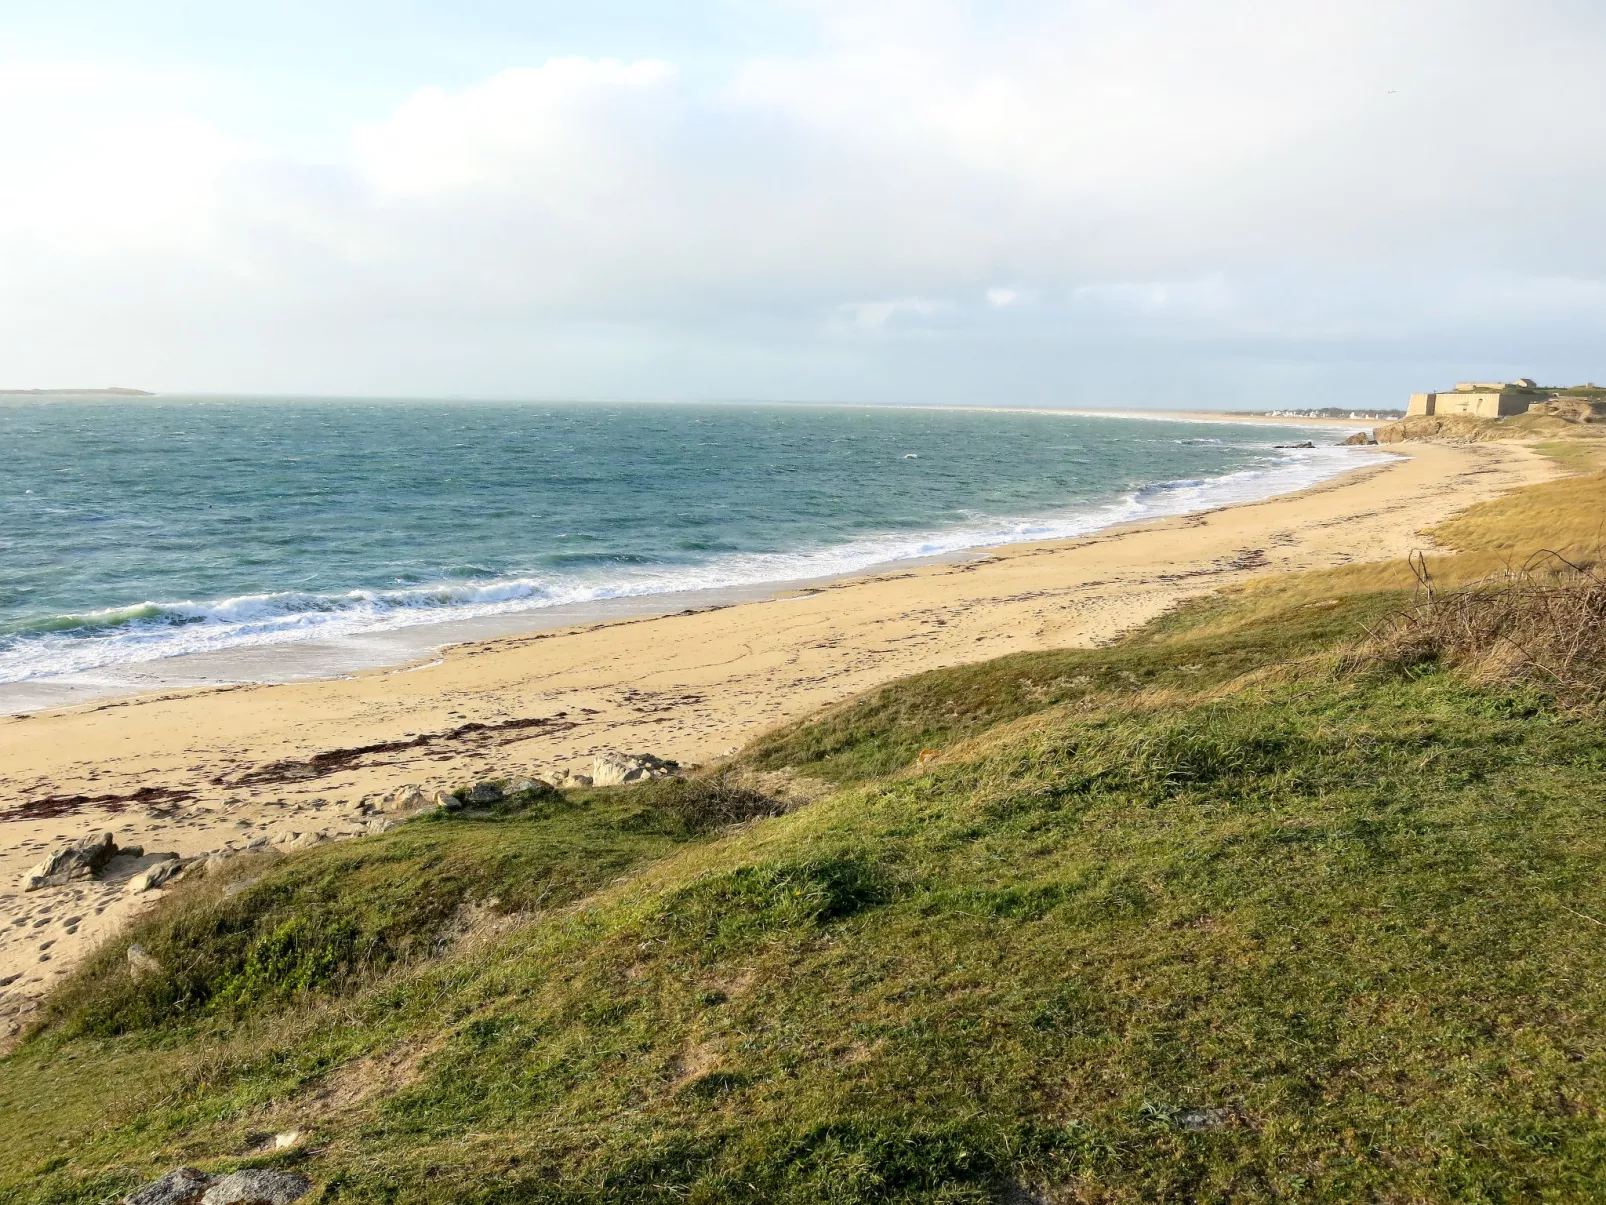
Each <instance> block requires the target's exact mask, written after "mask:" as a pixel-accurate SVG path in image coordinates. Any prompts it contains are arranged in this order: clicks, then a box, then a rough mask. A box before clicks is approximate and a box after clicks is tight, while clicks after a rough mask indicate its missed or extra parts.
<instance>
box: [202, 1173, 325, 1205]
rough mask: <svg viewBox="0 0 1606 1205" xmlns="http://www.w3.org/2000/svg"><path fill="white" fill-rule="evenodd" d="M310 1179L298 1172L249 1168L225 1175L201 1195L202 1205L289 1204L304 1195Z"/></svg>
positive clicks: (310, 1184) (310, 1183) (309, 1186)
mask: <svg viewBox="0 0 1606 1205" xmlns="http://www.w3.org/2000/svg"><path fill="white" fill-rule="evenodd" d="M311 1187H312V1181H311V1180H309V1179H307V1177H305V1176H303V1175H302V1174H301V1173H300V1172H276V1171H269V1170H267V1169H266V1168H252V1169H250V1170H249V1171H243V1172H235V1173H234V1174H233V1175H229V1176H224V1177H223V1178H222V1179H221V1180H219V1181H218V1182H217V1183H216V1184H214V1185H212V1187H211V1188H209V1189H207V1190H206V1194H205V1195H204V1196H203V1197H202V1198H201V1205H290V1202H291V1201H299V1200H300V1199H301V1198H302V1197H304V1196H306V1195H307V1191H308V1190H309V1189H310V1188H311Z"/></svg>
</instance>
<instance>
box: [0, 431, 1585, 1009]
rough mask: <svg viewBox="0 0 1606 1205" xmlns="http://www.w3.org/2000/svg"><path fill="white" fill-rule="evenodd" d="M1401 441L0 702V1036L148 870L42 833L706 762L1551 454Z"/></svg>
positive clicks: (203, 827)
mask: <svg viewBox="0 0 1606 1205" xmlns="http://www.w3.org/2000/svg"><path fill="white" fill-rule="evenodd" d="M1306 425H1309V423H1308V421H1307V423H1306ZM1345 425H1348V426H1354V424H1345ZM1405 450H1406V451H1407V452H1408V455H1406V456H1399V455H1394V454H1391V453H1385V452H1381V451H1379V452H1377V453H1376V454H1375V460H1373V461H1372V462H1371V463H1370V464H1369V465H1368V466H1367V467H1364V468H1361V469H1359V470H1357V471H1355V472H1352V473H1350V474H1347V475H1345V476H1343V477H1341V478H1337V479H1335V480H1332V481H1329V482H1327V483H1325V484H1323V485H1321V486H1318V487H1315V488H1312V489H1309V490H1305V491H1303V492H1301V493H1298V494H1290V495H1284V496H1280V497H1277V498H1273V499H1269V500H1266V501H1261V502H1255V503H1248V504H1243V505H1239V506H1234V507H1230V508H1226V509H1222V510H1217V511H1212V512H1206V513H1202V514H1195V515H1190V516H1186V517H1182V518H1177V519H1170V520H1165V521H1161V522H1156V523H1151V524H1147V525H1142V526H1135V527H1130V528H1126V529H1120V530H1115V531H1111V532H1106V533H1102V534H1099V535H1096V536H1093V537H1089V538H1085V539H1079V540H1073V541H1064V542H1060V543H1055V544H1047V545H1016V546H1010V547H1006V548H1002V549H998V550H994V551H992V552H990V553H989V554H987V555H986V556H984V557H982V558H980V559H977V560H973V561H969V562H965V563H959V564H945V565H935V566H926V567H923V568H917V569H908V570H900V571H897V572H889V573H883V574H879V575H872V576H867V577H862V578H857V579H851V580H847V581H843V582H838V583H833V584H830V585H825V586H821V587H819V588H810V589H807V590H803V591H793V592H789V593H786V594H783V595H781V596H778V597H775V598H773V599H770V600H768V601H761V602H749V603H742V604H739V605H734V606H728V607H721V608H715V609H706V610H700V611H695V612H685V613H680V614H674V615H667V616H662V617H657V618H649V619H633V620H625V621H621V622H616V623H610V624H604V625H596V626H591V627H587V628H579V629H568V630H563V631H556V632H542V633H537V634H531V635H524V636H512V637H507V638H502V639H496V640H487V641H478V642H474V643H468V644H463V645H458V646H455V647H452V648H450V649H448V650H446V651H445V652H443V653H442V654H441V655H439V656H438V657H434V658H431V659H429V660H428V661H425V662H422V663H419V664H414V665H407V666H399V667H392V668H387V669H381V670H374V671H370V672H364V673H360V674H354V675H351V676H347V677H343V678H340V679H337V680H330V681H313V682H302V683H288V684H278V685H249V686H230V687H224V688H220V689H211V690H188V691H170V692H164V693H158V694H154V695H146V696H140V697H132V698H121V699H115V700H110V701H101V702H97V703H93V704H89V705H84V706H80V707H76V708H72V709H67V710H62V711H57V712H49V713H38V714H33V715H26V716H22V715H19V716H8V717H0V1039H3V1037H4V1036H5V1034H6V1031H7V1028H8V1026H9V1027H11V1028H13V1029H14V1028H15V1025H16V1024H17V1022H18V1020H19V1018H22V1017H25V1015H26V1012H27V1011H28V1010H29V1009H30V1008H32V1007H33V1006H34V1003H35V1001H36V1000H37V999H38V997H39V996H40V995H41V994H42V993H43V992H44V991H46V990H48V988H49V986H50V984H51V983H52V982H53V981H55V980H56V979H57V978H58V977H59V976H61V975H62V974H65V973H66V972H67V971H68V970H69V969H70V968H71V967H72V966H73V965H74V964H75V962H76V961H77V960H78V959H80V958H81V957H82V956H83V955H84V953H85V952H86V951H88V950H89V949H91V948H92V947H93V945H94V944H95V943H96V942H97V941H99V940H100V939H101V938H103V937H104V936H106V935H107V934H108V933H110V932H112V931H113V930H114V929H115V927H116V926H117V925H119V924H121V923H122V922H123V921H124V920H125V919H126V918H127V917H128V916H129V915H130V914H131V913H132V912H133V911H134V910H136V909H138V908H140V907H142V906H144V905H145V904H146V903H147V902H148V901H149V900H150V899H151V898H152V897H153V896H154V895H155V894H158V893H144V894H135V893H131V892H129V891H127V890H125V884H126V882H127V880H128V878H129V877H130V876H131V875H132V874H134V873H135V872H137V871H138V870H139V869H140V868H141V867H143V866H144V865H146V864H148V862H149V858H148V856H147V858H146V859H144V860H142V861H136V860H131V859H122V860H120V861H119V863H116V864H114V866H113V870H112V873H111V874H109V875H108V877H107V879H106V881H104V882H97V883H86V884H81V885H74V886H67V887H57V888H49V889H45V890H42V891H37V892H32V893H24V891H23V881H24V877H25V874H26V872H27V871H28V869H29V868H31V867H32V866H34V865H35V864H36V863H38V862H39V860H40V859H41V857H42V856H43V855H44V854H45V853H46V852H47V851H48V850H50V849H52V848H54V847H56V846H57V845H59V844H60V843H62V842H63V841H65V840H71V839H76V838H78V837H80V836H83V835H85V834H88V833H92V832H96V831H110V832H112V833H114V834H115V835H116V839H117V841H118V843H119V844H120V845H124V846H128V845H140V846H143V847H144V849H145V850H146V851H148V852H155V851H172V852H176V853H178V854H181V855H193V854H199V853H203V852H206V851H215V850H220V849H225V848H229V849H241V848H244V847H245V846H246V845H248V844H250V843H252V842H260V841H263V840H266V841H267V842H268V843H270V844H273V843H281V844H289V843H291V842H295V843H298V844H305V843H309V842H313V841H317V840H321V839H326V838H333V837H339V836H344V835H354V834H356V833H359V832H361V831H364V830H365V827H366V826H367V825H368V824H369V823H370V821H369V819H368V818H367V817H366V816H364V815H362V814H361V812H360V810H359V808H358V806H357V805H358V804H359V801H361V800H362V799H363V798H364V797H365V796H370V795H373V794H374V793H376V792H386V791H390V790H393V789H394V788H397V787H400V786H402V785H403V784H408V783H417V784H420V785H421V786H422V787H424V788H425V789H426V790H429V789H432V788H435V787H440V786H450V785H456V784H461V783H463V782H465V781H467V780H472V779H475V778H479V777H492V776H495V777H503V776H510V775H514V774H527V775H531V776H540V775H542V774H543V773H547V774H549V773H551V772H553V771H554V770H558V769H563V768H569V769H573V770H576V771H580V772H585V771H587V770H588V769H589V766H590V762H591V759H592V757H593V756H595V755H596V754H597V753H599V752H602V751H605V750H620V751H624V752H631V753H644V752H651V753H654V754H657V755H659V756H661V757H666V758H674V759H677V760H679V761H681V762H685V763H708V762H712V761H716V760H718V759H719V758H720V757H722V756H725V755H727V754H729V753H731V752H733V751H734V750H735V749H736V748H737V747H739V746H740V745H741V744H743V743H744V742H745V741H747V740H749V739H750V738H752V737H753V736H755V735H756V734H758V733H759V732H761V731H763V730H765V729H767V728H769V727H771V726H773V725H776V724H779V723H782V722H784V721H788V720H792V719H795V718H797V717H800V716H803V715H806V714H808V713H810V712H813V711H816V710H818V709H820V708H821V707H824V706H827V705H829V704H832V703H835V702H837V701H840V700H842V699H845V698H848V697H850V696H852V695H855V694H857V693H859V692H861V691H864V690H867V689H870V688H872V687H875V686H876V685H878V684H880V683H884V682H886V681H888V680H891V679H894V678H897V677H901V676H903V675H907V674H910V673H915V672H918V671H921V670H926V669H931V668H935V667H938V666H945V665H953V664H958V663H963V662H972V661H980V660H984V659H986V658H989V657H995V656H998V655H1000V654H1003V653H1013V652H1021V651H1026V650H1035V649H1044V648H1053V647H1065V646H1074V645H1088V644H1092V643H1095V642H1098V641H1100V640H1104V639H1108V638H1109V637H1111V636H1114V635H1116V634H1117V633H1119V632H1121V631H1123V630H1126V629H1129V628H1131V627H1133V626H1135V625H1137V624H1141V623H1143V622H1144V621H1146V620H1148V619H1150V618H1152V617H1153V616H1155V615H1157V614H1159V613H1160V612H1162V611H1164V610H1165V609H1166V608H1167V607H1169V606H1171V605H1173V604H1175V603H1176V602H1177V601H1179V600H1180V599H1183V598H1185V597H1188V596H1192V595H1197V594H1201V593H1205V592H1208V591H1210V590H1213V589H1217V588H1219V587H1222V586H1225V585H1229V584H1234V583H1241V582H1243V581H1246V580H1248V579H1250V578H1252V577H1256V576H1260V575H1264V574H1273V573H1279V572H1285V571H1291V570H1300V569H1308V568H1318V567H1325V566H1333V565H1340V564H1345V563H1350V562H1354V561H1364V560H1383V559H1388V558H1393V557H1399V556H1403V555H1404V554H1405V553H1407V552H1408V551H1410V550H1411V549H1413V548H1421V547H1424V546H1425V545H1426V543H1427V541H1426V540H1425V538H1424V537H1423V536H1422V535H1421V534H1420V533H1421V532H1422V530H1423V529H1424V528H1426V527H1428V526H1430V525H1431V524H1433V523H1434V522H1437V521H1438V520H1440V519H1442V518H1443V517H1444V516H1445V515H1447V514H1449V513H1452V512H1454V511H1456V510H1459V509H1460V508H1462V507H1464V506H1466V505H1470V504H1472V503H1474V502H1477V501H1480V500H1482V499H1486V498H1489V497H1492V496H1494V495H1496V494H1499V493H1501V492H1503V491H1505V490H1508V489H1511V488H1514V487H1517V486H1521V485H1525V484H1530V483H1534V482H1537V481H1541V480H1545V479H1547V478H1549V477H1551V476H1554V475H1555V474H1556V473H1557V472H1558V470H1557V469H1556V467H1555V466H1554V464H1553V463H1552V462H1550V461H1549V460H1547V459H1545V458H1544V457H1542V456H1540V455H1538V454H1537V453H1535V452H1533V451H1532V450H1530V449H1527V448H1525V447H1523V446H1520V445H1517V444H1513V443H1498V444H1475V445H1465V446H1443V445H1411V446H1410V447H1409V448H1408V449H1405Z"/></svg>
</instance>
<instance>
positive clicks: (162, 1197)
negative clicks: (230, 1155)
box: [122, 1167, 217, 1205]
mask: <svg viewBox="0 0 1606 1205" xmlns="http://www.w3.org/2000/svg"><path fill="white" fill-rule="evenodd" d="M215 1183H217V1177H216V1176H209V1175H207V1174H206V1173H205V1172H203V1171H197V1170H196V1169H195V1168H193V1167H180V1168H175V1169H174V1170H173V1171H170V1172H168V1173H167V1175H165V1176H163V1177H162V1178H161V1179H160V1180H152V1181H151V1182H150V1183H149V1184H146V1185H144V1186H143V1187H141V1188H136V1189H135V1190H134V1191H133V1192H131V1193H129V1194H128V1195H127V1196H126V1197H124V1198H123V1202H122V1205H197V1202H199V1201H200V1199H201V1197H202V1195H203V1194H204V1193H205V1192H206V1190H207V1189H209V1188H211V1187H212V1185H213V1184H215Z"/></svg>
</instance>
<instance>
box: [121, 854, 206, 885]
mask: <svg viewBox="0 0 1606 1205" xmlns="http://www.w3.org/2000/svg"><path fill="white" fill-rule="evenodd" d="M156 856H157V857H159V858H161V859H162V860H161V861H160V862H158V863H156V865H155V866H151V867H148V868H147V869H145V870H143V871H141V872H140V873H139V874H136V875H135V876H134V877H133V878H131V879H129V880H128V887H127V890H129V891H132V892H136V893H137V892H141V891H155V890H156V889H157V888H158V887H162V886H165V885H166V884H168V883H171V882H172V881H173V880H174V879H176V878H178V877H179V875H181V874H183V873H184V872H185V871H186V870H188V869H189V868H190V865H191V864H192V863H193V862H194V861H195V859H193V858H181V857H179V856H178V855H177V854H158V855H156Z"/></svg>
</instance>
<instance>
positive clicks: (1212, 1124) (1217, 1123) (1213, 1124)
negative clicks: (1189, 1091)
mask: <svg viewBox="0 0 1606 1205" xmlns="http://www.w3.org/2000/svg"><path fill="white" fill-rule="evenodd" d="M1231 1120H1232V1110H1231V1109H1216V1108H1205V1109H1183V1110H1182V1112H1180V1113H1178V1114H1177V1126H1178V1127H1179V1128H1181V1129H1184V1130H1187V1131H1188V1132H1189V1133H1190V1134H1200V1133H1203V1132H1204V1131H1206V1130H1219V1129H1220V1128H1221V1127H1222V1126H1224V1125H1226V1124H1227V1123H1228V1122H1229V1121H1231Z"/></svg>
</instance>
